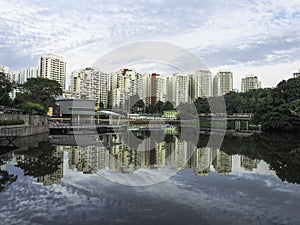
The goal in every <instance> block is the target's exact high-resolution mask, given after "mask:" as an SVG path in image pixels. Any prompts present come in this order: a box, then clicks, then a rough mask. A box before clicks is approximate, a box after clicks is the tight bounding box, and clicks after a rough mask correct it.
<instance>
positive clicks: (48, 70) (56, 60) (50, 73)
mask: <svg viewBox="0 0 300 225" xmlns="http://www.w3.org/2000/svg"><path fill="white" fill-rule="evenodd" d="M40 75H41V77H43V78H48V79H50V80H56V81H57V82H58V83H59V84H60V86H61V88H62V89H65V85H66V62H65V60H64V58H63V57H62V56H58V55H51V54H48V55H47V56H44V57H41V61H40Z"/></svg>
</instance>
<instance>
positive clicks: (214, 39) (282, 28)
mask: <svg viewBox="0 0 300 225" xmlns="http://www.w3.org/2000/svg"><path fill="white" fill-rule="evenodd" d="M0 5H1V8H0V52H1V54H0V65H6V66H9V67H10V68H11V70H18V69H22V68H26V67H30V66H38V64H39V58H40V57H41V56H42V55H45V54H48V53H53V54H59V55H62V56H64V57H65V59H66V61H67V67H68V73H70V72H71V71H73V70H77V69H80V68H84V67H87V66H90V65H92V64H93V63H94V62H95V61H96V60H97V59H99V58H100V57H101V56H102V55H103V54H105V53H107V52H109V51H111V50H114V49H116V48H118V47H119V46H122V45H124V44H128V43H134V42H137V41H153V40H155V41H162V42H167V43H171V44H175V45H178V46H181V47H183V48H186V49H188V50H189V51H191V52H192V53H194V54H196V55H197V56H198V57H199V58H200V59H201V60H202V61H203V62H205V63H206V65H207V66H208V67H209V68H210V69H211V71H212V72H213V75H214V74H215V73H216V72H217V70H218V69H222V68H224V69H228V68H230V69H231V70H232V71H233V73H234V87H235V88H238V89H240V79H241V77H243V76H245V75H246V74H251V73H254V74H256V75H258V76H259V78H260V80H261V81H262V85H263V86H264V87H271V86H275V85H276V83H278V82H279V81H280V80H282V79H287V78H290V77H291V76H292V73H293V72H295V71H297V70H298V69H300V39H299V37H300V1H299V0H290V1H286V0H277V1H271V0H270V1H268V0H263V1H255V0H241V1H232V0H211V1H209V0H207V1H204V0H202V1H194V0H190V1H186V0H169V1H163V0H153V1H144V0H139V1H138V0H136V1H133V0H127V1H124V0H115V1H109V0H101V1H97V0H90V1H83V0H80V1H79V0H65V1H58V0H57V1H56V0H54V1H42V0H40V1H27V0H24V1H22V0H11V1H4V0H0ZM100 69H101V68H100ZM149 72H155V71H149Z"/></svg>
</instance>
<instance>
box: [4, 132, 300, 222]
mask: <svg viewBox="0 0 300 225" xmlns="http://www.w3.org/2000/svg"><path fill="white" fill-rule="evenodd" d="M191 133H192V134H189V135H182V130H181V129H179V128H177V127H173V128H172V127H171V128H165V129H158V130H156V131H150V130H148V129H147V128H141V127H140V128H139V127H137V128H134V129H131V130H130V131H129V132H120V133H114V134H101V135H53V136H50V137H49V140H47V141H44V142H40V143H36V144H35V145H32V146H29V147H28V148H22V149H16V150H14V151H11V152H8V153H4V154H2V155H1V156H0V166H1V167H0V185H1V186H0V202H1V206H0V210H1V214H0V219H1V224H22V225H23V224H30V225H34V224H295V225H296V224H300V214H299V209H300V185H299V184H300V138H299V136H297V135H296V134H295V135H292V134H288V135H287V134H280V135H274V134H273V135H270V134H269V135H266V134H260V135H252V136H250V137H235V136H232V135H225V137H224V139H223V137H221V136H220V135H218V134H214V135H211V136H208V135H204V134H198V133H196V134H195V133H193V132H191ZM196 136H197V138H195V137H196ZM210 138H212V140H221V142H220V143H221V144H220V145H218V144H215V143H217V141H213V142H211V141H210ZM214 138H215V139H214Z"/></svg>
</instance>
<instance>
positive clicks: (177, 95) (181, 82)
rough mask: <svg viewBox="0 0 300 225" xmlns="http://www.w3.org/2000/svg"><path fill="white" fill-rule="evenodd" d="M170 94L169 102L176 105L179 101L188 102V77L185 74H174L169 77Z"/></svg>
mask: <svg viewBox="0 0 300 225" xmlns="http://www.w3.org/2000/svg"><path fill="white" fill-rule="evenodd" d="M171 83H172V84H171V85H172V96H171V98H170V99H171V102H173V103H174V104H175V106H178V105H179V104H180V103H186V102H190V100H191V98H190V96H189V77H188V76H187V75H185V74H174V75H173V76H172V79H171Z"/></svg>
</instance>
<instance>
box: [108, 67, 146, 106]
mask: <svg viewBox="0 0 300 225" xmlns="http://www.w3.org/2000/svg"><path fill="white" fill-rule="evenodd" d="M110 93H111V94H110V96H111V99H110V104H111V105H112V106H113V107H116V108H124V107H125V101H126V100H128V99H129V97H130V96H134V95H137V96H139V97H138V98H141V96H142V94H143V88H142V75H141V74H139V73H137V72H136V71H135V70H132V69H121V70H119V71H117V72H116V73H113V74H112V75H111V80H110ZM133 104H134V103H133Z"/></svg>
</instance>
